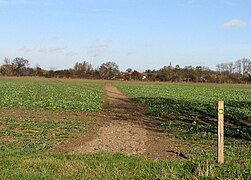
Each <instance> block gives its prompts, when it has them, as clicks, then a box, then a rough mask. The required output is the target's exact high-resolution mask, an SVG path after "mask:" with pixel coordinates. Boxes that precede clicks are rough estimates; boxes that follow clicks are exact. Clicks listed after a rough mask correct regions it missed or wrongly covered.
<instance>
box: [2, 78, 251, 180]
mask: <svg viewBox="0 0 251 180" xmlns="http://www.w3.org/2000/svg"><path fill="white" fill-rule="evenodd" d="M104 85H105V82H102V81H84V80H67V79H42V78H0V179H203V178H204V179H216V178H217V179H235V178H236V179H248V178H250V174H251V170H250V169H251V168H250V167H251V158H250V154H251V143H250V140H251V139H250V135H251V131H250V123H251V119H250V117H251V87H250V86H246V85H210V84H207V85H201V84H151V83H119V82H116V83H114V85H115V86H116V87H118V88H119V89H120V90H121V91H123V92H124V93H125V94H126V95H128V96H130V97H132V99H133V100H134V101H135V102H137V103H139V104H141V105H142V106H144V107H146V108H147V110H148V113H149V115H151V116H153V119H156V120H161V121H162V122H163V123H162V125H161V126H162V127H163V128H164V129H165V130H166V132H167V135H168V136H170V137H174V138H176V139H177V140H181V141H177V143H178V142H179V143H180V142H187V144H189V145H190V146H189V148H188V149H187V150H186V151H184V152H183V153H185V155H186V156H187V157H188V159H183V160H158V161H153V160H148V159H145V158H143V157H137V156H126V155H123V154H120V153H108V152H99V153H95V154H80V153H65V152H64V151H60V150H59V151H58V149H57V147H64V145H66V144H69V143H71V142H74V141H75V140H77V139H78V138H80V137H81V136H82V135H83V134H84V133H85V132H86V130H87V128H88V127H90V126H95V122H96V120H97V119H98V114H99V113H100V112H101V111H102V110H103V107H104V102H105V91H104V89H105V88H104ZM218 99H224V100H225V104H226V111H225V116H226V118H225V119H226V124H225V134H226V137H225V153H226V155H225V157H226V159H225V164H224V165H218V164H217V163H216V143H217V139H216V138H217V136H216V134H217V127H216V125H217V120H216V119H217V101H218ZM102 120H103V119H102ZM179 145H180V144H179Z"/></svg>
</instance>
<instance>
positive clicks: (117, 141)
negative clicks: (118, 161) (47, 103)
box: [61, 83, 188, 159]
mask: <svg viewBox="0 0 251 180" xmlns="http://www.w3.org/2000/svg"><path fill="white" fill-rule="evenodd" d="M105 91H106V103H105V107H104V111H103V112H102V113H100V114H99V115H98V118H97V122H96V124H95V125H94V126H92V127H90V128H89V130H87V133H86V134H85V135H84V136H83V137H82V138H80V139H78V140H76V141H75V142H74V143H72V144H71V145H67V147H65V148H66V149H67V150H68V151H69V150H70V151H71V153H74V152H82V153H90V152H98V151H109V152H120V153H124V154H126V155H140V156H144V157H147V158H150V159H180V158H182V156H183V153H181V151H182V150H183V151H184V150H185V149H186V148H187V147H188V146H187V143H185V142H184V141H183V142H179V143H177V139H175V138H174V137H173V138H171V137H169V136H167V134H166V133H165V132H164V131H163V129H161V126H160V124H161V122H160V121H157V120H156V119H155V118H154V117H151V116H149V115H147V113H146V110H145V109H144V108H143V107H141V106H139V105H138V104H136V103H134V102H133V101H132V100H131V99H130V98H129V97H127V96H125V95H123V93H122V92H121V91H119V90H118V89H117V88H116V87H114V86H112V84H111V83H106V86H105ZM61 150H62V149H61Z"/></svg>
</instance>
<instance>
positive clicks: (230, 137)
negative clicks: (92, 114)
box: [116, 83, 251, 179]
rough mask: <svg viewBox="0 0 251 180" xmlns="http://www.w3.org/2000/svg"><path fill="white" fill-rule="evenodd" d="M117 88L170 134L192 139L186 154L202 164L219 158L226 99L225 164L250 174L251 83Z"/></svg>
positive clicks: (133, 85) (121, 85)
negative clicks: (219, 124)
mask: <svg viewBox="0 0 251 180" xmlns="http://www.w3.org/2000/svg"><path fill="white" fill-rule="evenodd" d="M116 87H118V88H119V89H120V90H121V91H123V92H124V93H125V94H127V95H128V96H130V97H132V99H133V100H134V101H135V102H137V103H139V104H141V105H142V106H145V107H146V109H147V110H148V113H149V114H150V115H152V116H154V117H155V118H156V119H157V120H161V121H162V122H163V123H162V127H164V128H165V129H166V131H167V132H169V135H170V136H174V137H175V138H177V139H183V140H186V141H188V142H191V145H190V146H191V149H190V150H188V151H187V152H186V153H187V154H188V155H189V156H190V157H191V158H192V159H194V160H195V161H201V162H203V163H208V162H210V163H212V164H213V162H215V161H216V160H217V156H216V155H217V115H218V112H217V103H218V100H224V101H225V127H224V131H225V161H226V162H225V164H228V165H229V166H231V165H235V166H236V169H239V170H240V172H237V171H236V173H237V174H238V173H240V174H246V175H247V176H246V177H250V175H251V170H250V169H251V158H250V154H251V86H250V85H213V84H156V83H155V84H150V83H141V84H136V83H116ZM202 147H203V148H202ZM237 167H238V168H237ZM225 171H228V172H229V173H230V170H229V169H227V168H226V169H225ZM222 173H223V172H222ZM223 174H224V173H223ZM229 177H231V178H234V177H235V176H229ZM239 178H240V179H242V178H243V177H242V178H241V177H239ZM243 179H245V178H243Z"/></svg>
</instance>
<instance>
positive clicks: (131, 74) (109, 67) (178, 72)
mask: <svg viewBox="0 0 251 180" xmlns="http://www.w3.org/2000/svg"><path fill="white" fill-rule="evenodd" d="M0 75H1V76H38V77H46V78H84V79H108V80H140V81H168V82H209V83H251V60H250V59H248V58H243V59H239V60H237V61H235V62H230V63H221V64H217V66H216V70H215V71H214V70H211V69H209V68H207V67H203V66H196V67H193V66H185V67H183V68H181V67H180V66H179V65H175V66H172V65H171V63H170V64H169V65H168V66H164V67H162V68H160V69H159V70H151V69H147V70H145V71H144V72H138V71H137V70H133V69H132V68H128V69H127V70H126V71H125V72H122V71H120V70H119V66H118V65H117V64H116V63H115V62H111V61H108V62H104V63H102V64H101V65H100V66H99V67H97V68H94V66H93V65H92V64H90V63H89V62H87V61H83V62H77V63H75V65H74V67H73V68H69V69H63V70H45V69H42V68H41V67H40V66H36V67H29V61H28V60H27V59H24V58H22V57H16V58H15V59H13V60H10V59H9V58H4V62H3V64H2V65H1V66H0Z"/></svg>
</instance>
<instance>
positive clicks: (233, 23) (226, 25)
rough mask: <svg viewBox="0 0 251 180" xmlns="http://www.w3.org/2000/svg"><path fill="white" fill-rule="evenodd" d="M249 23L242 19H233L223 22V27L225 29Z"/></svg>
mask: <svg viewBox="0 0 251 180" xmlns="http://www.w3.org/2000/svg"><path fill="white" fill-rule="evenodd" d="M246 25H247V23H246V22H245V21H243V20H241V19H231V20H230V21H228V22H226V23H224V24H223V27H224V28H225V29H230V28H241V27H245V26H246Z"/></svg>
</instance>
